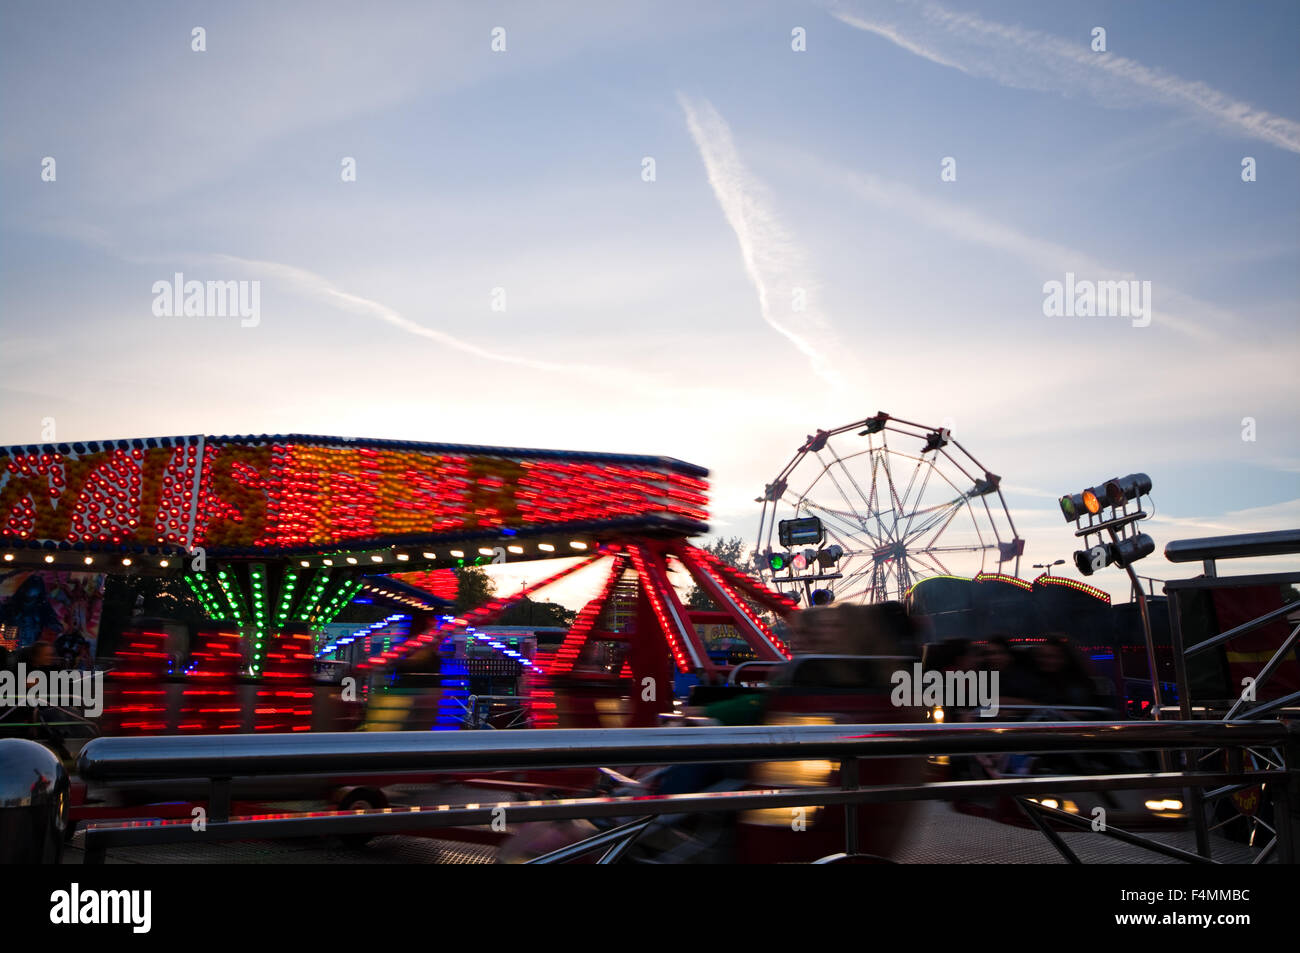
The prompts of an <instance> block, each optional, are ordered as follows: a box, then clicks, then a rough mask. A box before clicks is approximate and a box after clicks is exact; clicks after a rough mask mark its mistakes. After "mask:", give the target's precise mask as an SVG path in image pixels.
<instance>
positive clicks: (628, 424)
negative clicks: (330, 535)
mask: <svg viewBox="0 0 1300 953" xmlns="http://www.w3.org/2000/svg"><path fill="white" fill-rule="evenodd" d="M196 28H201V30H202V33H201V38H202V43H201V44H199V43H198V40H196V37H195V30H196ZM1098 28H1100V29H1102V30H1104V43H1105V49H1104V50H1100V49H1094V46H1096V44H1097V42H1098V39H1097V33H1096V30H1097V29H1098ZM1297 40H1300V6H1297V5H1296V4H1294V3H1290V2H1278V3H1269V2H1260V3H1255V4H1251V5H1250V6H1249V7H1248V8H1242V7H1238V6H1233V5H1229V4H1216V3H1204V2H1186V3H1179V4H1176V5H1175V4H1167V3H1162V2H1145V0H1141V2H1131V3H1130V2H1123V3H1120V2H1115V3H1104V2H1103V3H1089V4H1064V3H970V2H963V0H944V2H943V3H926V2H894V0H884V2H873V0H854V2H844V3H791V2H787V3H764V2H756V3H733V4H721V3H720V4H686V3H662V2H656V3H651V2H645V3H640V2H626V3H619V4H613V5H607V4H596V3H562V2H561V3H549V4H546V5H544V6H543V5H538V4H524V3H520V4H500V3H482V4H440V3H371V4H364V5H358V4H343V3H328V2H326V3H310V4H307V3H288V2H286V3H275V4H260V3H230V4H223V5H220V6H215V5H200V4H193V3H185V2H180V3H170V4H160V3H134V4H122V5H112V6H111V7H109V6H105V5H102V4H98V3H41V4H37V3H11V4H6V5H5V6H4V7H3V10H2V11H0V91H2V92H0V97H2V98H0V146H2V148H0V444H15V443H31V442H39V441H41V440H42V436H43V434H44V433H48V432H49V431H50V428H51V427H52V428H53V432H54V433H55V435H56V436H55V439H57V440H59V441H71V440H81V439H105V438H116V437H133V436H151V435H165V434H194V433H208V434H225V433H232V434H233V433H289V432H298V433H322V434H338V435H345V436H364V437H384V438H400V439H410V440H426V441H431V442H466V443H476V444H487V445H502V446H540V447H557V448H569V449H584V450H602V451H620V452H635V453H651V454H662V455H668V456H674V457H678V458H681V459H684V460H688V461H690V462H692V463H697V464H700V465H703V466H706V467H708V468H709V469H710V471H711V473H712V476H711V479H712V482H713V487H714V491H713V505H712V507H711V512H712V514H713V519H712V527H713V531H714V534H722V535H733V534H734V535H740V536H742V537H744V538H745V539H746V540H747V541H748V540H752V539H755V538H756V537H757V531H758V525H759V507H758V505H757V504H756V503H755V502H754V499H755V497H757V496H758V495H759V494H760V493H761V492H762V490H763V487H764V485H765V484H766V483H767V482H769V481H770V480H771V479H772V478H773V477H774V476H775V475H776V474H777V473H778V472H779V471H780V469H781V468H782V466H783V465H784V464H785V463H786V461H787V460H788V459H789V458H790V457H791V455H792V454H793V453H794V451H795V450H796V449H797V448H798V446H799V445H800V444H801V443H802V442H803V440H804V438H805V436H806V435H807V434H810V433H813V432H815V431H816V430H817V429H829V428H833V427H837V426H840V425H842V424H846V423H850V422H852V421H855V420H860V419H862V418H865V417H867V416H869V415H871V414H874V413H875V412H877V411H880V410H884V411H886V412H889V413H891V414H895V415H897V416H900V417H904V418H907V419H910V420H916V421H921V422H926V423H931V424H933V425H940V424H941V423H942V424H943V425H946V426H949V427H951V429H952V431H953V435H954V436H955V437H957V438H958V439H959V440H960V441H961V443H962V444H963V445H964V446H965V447H967V448H968V449H969V450H970V451H971V452H972V453H973V454H974V455H975V456H976V457H978V458H979V459H980V461H981V462H983V463H984V464H985V465H986V466H987V467H988V468H989V469H990V470H992V471H993V472H995V473H997V474H999V475H1001V476H1002V478H1003V487H1004V490H1005V496H1006V501H1007V506H1008V508H1009V510H1010V514H1011V516H1012V518H1014V520H1015V523H1016V527H1017V529H1018V531H1019V533H1020V535H1021V536H1022V537H1024V538H1025V540H1026V555H1025V559H1024V561H1023V566H1022V571H1023V572H1024V573H1025V574H1027V575H1030V576H1032V575H1034V574H1035V573H1034V572H1033V571H1032V570H1030V569H1028V566H1029V564H1031V563H1035V562H1050V561H1052V560H1055V559H1058V558H1065V559H1067V560H1068V559H1069V556H1070V553H1071V552H1072V551H1073V549H1074V548H1075V540H1074V538H1073V534H1072V532H1071V529H1072V528H1071V527H1069V526H1068V525H1066V524H1065V523H1064V522H1063V521H1062V519H1061V517H1060V513H1059V510H1058V509H1057V505H1056V502H1055V500H1056V498H1057V497H1058V496H1059V495H1060V494H1062V493H1064V492H1076V491H1078V490H1081V489H1083V488H1084V487H1086V486H1089V485H1092V484H1094V483H1097V482H1099V481H1101V480H1105V479H1107V478H1109V477H1112V476H1116V475H1119V474H1124V473H1129V472H1133V471H1145V472H1147V473H1149V474H1151V476H1152V479H1153V482H1154V487H1155V488H1154V492H1153V501H1154V502H1155V503H1156V512H1155V516H1154V518H1153V519H1152V520H1150V521H1149V522H1148V523H1146V524H1144V526H1145V528H1146V531H1147V532H1148V533H1150V535H1152V537H1153V538H1154V539H1155V542H1156V547H1157V550H1156V553H1155V554H1154V555H1153V556H1151V557H1148V558H1147V559H1146V560H1145V561H1144V563H1143V564H1142V565H1141V571H1142V572H1143V573H1145V574H1148V575H1151V576H1154V577H1157V578H1161V579H1167V578H1179V577H1183V576H1187V575H1192V574H1194V567H1185V566H1175V565H1173V564H1171V563H1168V562H1167V561H1165V560H1164V558H1163V556H1162V555H1161V551H1162V550H1163V547H1164V545H1165V544H1166V543H1167V542H1168V541H1170V540H1172V539H1180V538H1189V537H1197V536H1205V535H1218V534H1224V533H1232V532H1247V531H1253V530H1268V529H1281V528H1287V527H1294V526H1297V525H1300V424H1298V423H1297V414H1296V410H1297V407H1300V399H1298V398H1300V385H1297V379H1296V373H1295V368H1296V366H1297V358H1300V310H1298V308H1300V268H1298V267H1297V264H1298V263H1300V184H1298V183H1300V179H1298V177H1297V173H1298V172H1300V59H1298V58H1297V57H1295V56H1294V50H1295V48H1296V43H1297ZM196 44H197V45H202V46H203V49H201V50H199V49H195V48H194V47H195V45H196ZM494 47H496V48H495V49H494ZM51 158H52V159H53V160H54V164H53V166H52V168H53V172H54V175H53V180H52V181H49V180H47V179H48V178H49V169H50V168H51V167H50V165H49V163H48V161H47V160H48V159H51ZM1247 160H1250V161H1249V163H1248V164H1249V165H1250V166H1251V168H1252V170H1253V173H1254V175H1253V181H1244V180H1243V174H1244V172H1243V163H1244V162H1247ZM349 169H351V170H353V171H354V172H355V175H353V176H349ZM178 272H179V273H182V274H183V275H184V276H185V277H186V279H189V280H200V281H250V282H251V281H257V282H260V285H259V289H260V298H259V309H258V314H257V319H256V321H255V322H247V321H241V319H240V318H239V317H235V316H221V315H207V316H188V317H187V316H184V315H176V316H172V315H166V314H163V315H159V314H157V313H155V311H156V310H157V309H156V308H155V304H156V302H155V296H156V293H155V291H154V284H155V282H159V281H165V282H170V281H171V280H172V277H173V275H174V274H176V273H178ZM1067 274H1073V275H1074V276H1076V278H1077V279H1078V280H1090V281H1111V280H1120V279H1123V280H1132V281H1137V282H1139V286H1140V287H1149V288H1150V299H1149V300H1150V304H1151V309H1150V320H1149V322H1144V321H1143V320H1141V319H1140V317H1138V316H1126V315H1113V314H1112V315H1098V316H1089V315H1078V314H1068V315H1065V314H1048V313H1047V312H1048V310H1049V309H1048V308H1047V307H1046V305H1045V298H1046V293H1045V285H1046V284H1047V283H1049V282H1052V281H1060V282H1065V281H1066V276H1067ZM1145 282H1150V284H1149V286H1145V285H1144V284H1143V283H1145ZM796 299H798V301H799V303H798V304H796ZM245 324H249V325H250V326H244V325H245ZM1295 565H1296V563H1295V561H1294V560H1292V561H1290V562H1288V561H1286V560H1280V561H1279V560H1269V561H1249V562H1246V561H1243V562H1242V563H1241V564H1240V565H1234V566H1233V567H1232V569H1233V570H1234V571H1238V570H1239V571H1245V570H1250V569H1260V568H1265V567H1272V568H1281V567H1282V566H1288V567H1290V568H1294V567H1295ZM552 568H553V567H544V571H550V569H552ZM1065 569H1066V567H1062V568H1061V570H1058V571H1062V572H1064V571H1065ZM506 574H507V575H508V576H510V577H511V578H512V579H524V578H531V576H532V575H536V572H535V571H534V569H533V568H532V567H524V566H518V567H509V568H508V569H507V570H506ZM1066 574H1070V575H1073V574H1074V573H1073V571H1072V570H1071V571H1069V572H1068V573H1066ZM1092 581H1093V582H1095V583H1097V584H1099V585H1102V586H1103V587H1104V588H1108V589H1110V590H1111V591H1112V592H1114V593H1116V594H1122V593H1124V592H1125V591H1126V588H1127V584H1126V583H1125V582H1124V577H1123V576H1122V574H1120V573H1119V572H1118V571H1117V570H1108V571H1107V572H1104V573H1100V574H1098V575H1097V576H1095V577H1093V579H1092Z"/></svg>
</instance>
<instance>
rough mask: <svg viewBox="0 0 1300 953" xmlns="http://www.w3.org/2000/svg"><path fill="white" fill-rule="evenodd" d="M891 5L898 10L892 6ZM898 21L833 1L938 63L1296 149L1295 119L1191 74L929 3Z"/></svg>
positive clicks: (858, 23)
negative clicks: (1178, 112)
mask: <svg viewBox="0 0 1300 953" xmlns="http://www.w3.org/2000/svg"><path fill="white" fill-rule="evenodd" d="M895 9H898V8H897V7H896V8H895ZM902 10H903V11H905V12H906V17H905V19H906V22H896V21H895V20H894V19H892V18H889V17H886V16H881V15H878V14H874V13H872V14H868V13H865V12H862V11H861V10H860V9H857V8H856V7H854V6H849V5H836V6H835V7H834V8H833V9H832V11H831V13H832V15H833V16H834V17H835V18H836V19H838V20H840V21H841V22H842V23H845V24H847V25H849V26H851V27H855V28H856V29H859V30H865V31H867V32H870V33H874V34H876V35H877V36H881V37H884V38H885V39H887V40H889V41H890V42H891V43H894V44H895V45H897V46H899V47H901V48H902V49H905V50H907V51H908V52H910V53H914V54H916V55H917V56H922V57H924V58H925V59H928V60H931V61H932V62H935V63H939V64H941V65H943V66H947V67H951V68H953V69H957V70H961V71H962V72H963V73H967V74H970V75H972V76H982V77H985V78H988V79H992V80H994V81H995V82H997V83H1001V84H1002V85H1004V86H1014V87H1020V88H1030V89H1040V90H1050V91H1055V92H1061V93H1071V94H1072V93H1078V92H1084V93H1087V94H1088V95H1091V96H1092V97H1093V98H1094V99H1095V100H1097V101H1098V102H1100V103H1101V104H1103V105H1106V106H1127V105H1131V104H1134V103H1159V104H1163V105H1167V106H1172V107H1175V108H1178V109H1182V110H1185V111H1186V112H1188V113H1189V114H1191V115H1194V116H1198V117H1200V118H1201V119H1203V120H1205V121H1207V122H1210V123H1212V124H1214V125H1217V126H1219V127H1221V128H1229V129H1232V130H1233V131H1235V132H1237V133H1240V134H1243V135H1246V136H1250V137H1251V138H1254V139H1259V140H1261V141H1263V142H1268V143H1271V144H1272V145H1275V146H1277V147H1278V148H1281V149H1286V150H1288V151H1290V152H1297V153H1300V122H1296V121H1295V120H1292V119H1287V118H1285V117H1283V116H1276V115H1274V114H1272V113H1270V112H1268V111H1266V110H1263V109H1259V108H1257V107H1255V106H1252V105H1251V104H1249V103H1246V102H1243V101H1241V100H1239V99H1235V98H1234V97H1232V96H1230V95H1228V94H1227V93H1224V92H1222V91H1220V90H1217V89H1214V88H1213V87H1211V86H1209V85H1207V84H1205V83H1203V82H1200V81H1198V80H1189V79H1183V78H1182V77H1179V76H1175V75H1173V74H1171V73H1166V72H1164V71H1163V70H1160V69H1156V68H1154V67H1150V66H1144V65H1143V64H1141V63H1139V62H1138V61H1136V60H1133V59H1130V58H1128V57H1125V56H1119V55H1117V54H1115V53H1111V52H1105V53H1098V52H1094V51H1093V50H1092V49H1091V47H1090V46H1089V45H1088V43H1087V41H1086V39H1085V40H1084V41H1080V42H1071V41H1070V40H1066V39H1063V38H1061V37H1058V36H1053V35H1052V34H1049V33H1043V32H1041V31H1039V30H1028V29H1025V28H1023V27H1019V26H1012V25H1009V24H1004V23H996V22H993V21H990V20H986V19H984V18H982V17H979V16H977V15H975V14H973V13H963V12H960V11H956V10H950V9H948V8H946V7H943V6H941V5H939V4H936V3H922V4H914V3H910V2H909V3H906V4H904V5H903V7H902Z"/></svg>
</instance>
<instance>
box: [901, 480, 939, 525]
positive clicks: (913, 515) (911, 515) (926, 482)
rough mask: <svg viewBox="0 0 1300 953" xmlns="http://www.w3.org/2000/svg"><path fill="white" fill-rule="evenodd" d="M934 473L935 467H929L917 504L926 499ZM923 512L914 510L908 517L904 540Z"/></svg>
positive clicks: (917, 495)
mask: <svg viewBox="0 0 1300 953" xmlns="http://www.w3.org/2000/svg"><path fill="white" fill-rule="evenodd" d="M917 468H918V469H919V468H920V464H918V465H917ZM933 473H934V467H933V466H931V467H927V468H926V471H925V479H924V480H922V481H921V489H920V492H918V493H917V494H916V502H917V503H918V504H919V503H920V502H921V501H922V500H924V499H925V491H926V488H927V487H929V485H930V477H931V475H932V474H933ZM913 477H915V472H913ZM909 490H910V486H909ZM921 512H923V510H921V509H916V510H913V511H912V513H911V514H910V515H909V516H908V517H907V525H906V526H904V527H903V538H904V539H906V538H907V536H908V534H909V532H910V531H911V529H912V522H913V521H914V520H915V519H916V517H917V514H918V513H921Z"/></svg>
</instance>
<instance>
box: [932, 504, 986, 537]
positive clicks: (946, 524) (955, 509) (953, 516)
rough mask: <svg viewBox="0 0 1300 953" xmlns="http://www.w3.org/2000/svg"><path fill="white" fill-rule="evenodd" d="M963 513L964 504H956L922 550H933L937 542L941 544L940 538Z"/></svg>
mask: <svg viewBox="0 0 1300 953" xmlns="http://www.w3.org/2000/svg"><path fill="white" fill-rule="evenodd" d="M961 511H962V503H961V502H960V501H959V502H956V503H954V504H953V506H952V509H951V511H950V512H949V513H948V518H947V519H946V520H944V521H943V525H942V526H940V527H939V528H938V529H937V530H935V531H934V535H933V536H931V537H930V538H929V540H927V542H926V545H925V546H924V547H922V548H923V549H932V548H933V547H934V545H935V544H936V543H937V542H939V537H940V536H942V535H943V534H944V531H945V530H947V529H948V527H949V526H951V525H952V521H953V520H955V519H956V518H957V514H958V513H960V512H961ZM980 542H981V543H982V542H983V540H982V539H981V540H980Z"/></svg>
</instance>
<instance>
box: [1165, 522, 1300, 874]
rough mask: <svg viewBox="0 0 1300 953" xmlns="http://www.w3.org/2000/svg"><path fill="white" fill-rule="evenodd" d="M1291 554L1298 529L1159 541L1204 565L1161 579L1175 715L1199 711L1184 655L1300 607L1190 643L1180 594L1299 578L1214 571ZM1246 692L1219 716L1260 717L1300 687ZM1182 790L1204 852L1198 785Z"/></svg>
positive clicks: (1299, 627)
mask: <svg viewBox="0 0 1300 953" xmlns="http://www.w3.org/2000/svg"><path fill="white" fill-rule="evenodd" d="M1296 553H1300V529H1286V530H1278V531H1276V532H1270V533H1241V534H1237V535H1232V536H1211V537H1205V538H1201V539H1180V540H1173V541H1172V542H1170V543H1168V544H1167V545H1166V546H1165V558H1166V559H1168V560H1169V561H1170V562H1175V563H1188V562H1201V563H1202V564H1203V568H1204V576H1202V577H1199V578H1195V579H1182V580H1174V581H1170V582H1167V583H1166V584H1165V593H1166V594H1167V595H1168V596H1169V631H1170V639H1171V643H1172V644H1171V648H1172V650H1173V659H1174V678H1175V681H1176V684H1177V688H1178V707H1179V716H1180V717H1181V718H1183V719H1185V720H1186V719H1191V718H1192V717H1193V715H1194V714H1195V712H1196V711H1198V710H1199V709H1198V708H1197V707H1196V706H1194V705H1193V700H1192V697H1191V681H1190V679H1189V678H1188V675H1187V660H1188V659H1189V658H1191V657H1193V656H1196V655H1200V654H1202V653H1205V652H1208V651H1210V650H1212V649H1216V648H1219V647H1221V646H1224V645H1226V643H1228V642H1230V641H1232V640H1233V639H1236V638H1238V637H1239V636H1242V635H1246V634H1248V633H1250V632H1254V631H1256V630H1258V629H1260V628H1263V627H1264V626H1266V625H1269V624H1270V623H1274V622H1279V621H1284V620H1287V617H1288V616H1293V615H1295V614H1296V613H1297V612H1298V611H1300V601H1296V600H1293V601H1291V602H1289V603H1286V604H1284V605H1282V606H1279V607H1278V608H1276V609H1273V610H1271V611H1268V612H1264V613H1262V614H1260V615H1258V616H1256V617H1255V618H1253V619H1250V620H1248V621H1246V622H1243V623H1241V624H1240V625H1236V626H1233V627H1232V628H1231V629H1228V630H1227V631H1224V632H1220V633H1218V634H1216V635H1212V636H1210V637H1208V638H1204V639H1202V640H1200V641H1199V642H1197V643H1196V644H1195V645H1192V646H1188V645H1187V644H1186V633H1185V632H1184V627H1183V607H1182V593H1185V592H1191V593H1195V592H1197V591H1213V590H1218V589H1229V588H1235V587H1249V586H1271V585H1278V586H1287V585H1291V584H1293V583H1296V582H1300V573H1297V572H1284V573H1269V574H1265V575H1242V576H1229V577H1220V576H1219V575H1218V566H1217V562H1218V561H1219V560H1224V559H1245V558H1251V557H1261V556H1285V555H1291V554H1296ZM1298 637H1300V624H1296V625H1294V626H1293V627H1292V629H1291V632H1290V634H1289V635H1288V636H1287V637H1286V638H1285V639H1282V640H1281V642H1280V644H1279V645H1278V647H1277V649H1276V651H1274V652H1273V654H1272V656H1271V657H1270V658H1269V660H1268V661H1267V662H1266V663H1265V664H1264V665H1263V667H1262V668H1261V669H1260V671H1259V674H1258V675H1257V676H1255V678H1254V681H1253V683H1252V688H1253V689H1254V692H1255V693H1257V692H1258V690H1259V689H1260V688H1261V687H1263V686H1264V685H1265V684H1266V683H1267V682H1268V681H1269V679H1270V678H1271V677H1272V676H1273V674H1274V673H1275V672H1276V671H1277V669H1278V666H1279V665H1281V664H1282V662H1283V660H1284V659H1285V658H1286V656H1287V655H1288V654H1289V653H1290V652H1292V650H1293V649H1294V648H1295V646H1296V642H1297V638H1298ZM1247 697H1248V696H1247V693H1246V692H1244V691H1243V692H1242V694H1241V695H1240V696H1238V697H1237V698H1235V699H1234V700H1233V701H1232V703H1231V704H1230V705H1229V706H1228V708H1227V710H1226V711H1225V712H1224V713H1223V715H1222V718H1223V720H1224V721H1232V720H1236V721H1242V720H1249V719H1254V718H1261V717H1263V716H1265V715H1269V714H1271V713H1273V712H1276V711H1278V710H1279V709H1283V708H1287V707H1290V706H1294V705H1297V704H1300V692H1292V693H1291V694H1289V695H1283V696H1282V697H1280V698H1275V699H1272V700H1269V701H1258V702H1255V703H1254V704H1250V703H1248V701H1247ZM1250 697H1251V698H1252V699H1253V698H1254V697H1257V696H1256V695H1254V694H1252V695H1251V696H1250ZM1215 753H1216V752H1215V751H1213V750H1211V751H1210V752H1208V753H1203V754H1201V755H1200V756H1199V757H1198V759H1197V760H1198V761H1201V760H1205V758H1206V757H1209V756H1210V755H1213V754H1215ZM1284 763H1285V764H1286V765H1289V766H1290V767H1291V768H1292V769H1294V768H1296V767H1297V764H1296V762H1295V761H1294V760H1293V759H1292V758H1291V757H1287V758H1285V759H1284ZM1188 793H1189V795H1190V797H1189V800H1190V802H1191V804H1192V816H1193V820H1194V823H1195V830H1196V844H1197V851H1198V853H1202V854H1205V855H1206V856H1208V855H1209V851H1210V842H1209V828H1208V826H1207V824H1206V819H1205V813H1204V811H1203V810H1202V795H1201V792H1200V790H1199V789H1192V790H1191V791H1189V792H1188Z"/></svg>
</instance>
